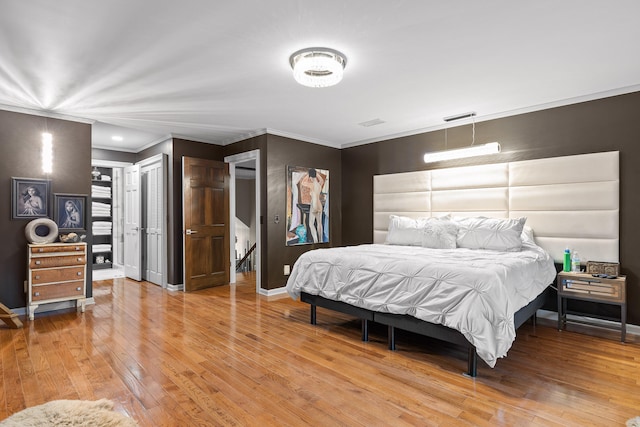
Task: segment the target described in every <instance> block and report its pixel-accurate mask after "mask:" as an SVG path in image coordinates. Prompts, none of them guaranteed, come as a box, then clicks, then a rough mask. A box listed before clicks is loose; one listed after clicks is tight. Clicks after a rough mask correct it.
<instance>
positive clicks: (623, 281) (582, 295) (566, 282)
mask: <svg viewBox="0 0 640 427" xmlns="http://www.w3.org/2000/svg"><path fill="white" fill-rule="evenodd" d="M568 299H575V300H582V301H592V302H598V303H601V304H612V305H617V306H619V307H620V341H622V342H624V340H625V336H626V333H627V278H626V277H625V276H618V277H617V278H616V279H605V278H600V277H593V276H592V275H591V274H586V273H573V272H564V271H561V272H560V273H558V330H562V329H564V327H565V325H566V324H567V322H573V323H585V324H590V323H589V322H585V321H581V320H567V300H568ZM607 320H617V319H608V318H607ZM598 326H602V325H598ZM602 327H607V326H602ZM615 329H617V328H615Z"/></svg>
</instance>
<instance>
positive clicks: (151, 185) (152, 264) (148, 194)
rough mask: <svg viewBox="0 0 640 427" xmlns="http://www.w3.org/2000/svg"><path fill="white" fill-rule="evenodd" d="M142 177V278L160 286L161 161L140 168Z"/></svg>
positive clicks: (161, 237)
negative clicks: (143, 256) (143, 255)
mask: <svg viewBox="0 0 640 427" xmlns="http://www.w3.org/2000/svg"><path fill="white" fill-rule="evenodd" d="M141 172H142V175H143V177H144V179H143V183H144V192H143V193H144V206H145V208H144V218H143V221H144V243H145V251H144V254H145V258H144V262H143V264H144V278H145V280H147V281H149V282H151V283H155V284H156V285H160V286H162V248H163V245H162V239H163V236H162V219H163V214H162V212H163V200H162V194H163V188H162V176H163V175H162V163H161V162H157V163H154V164H152V165H149V166H145V167H143V168H142V171H141Z"/></svg>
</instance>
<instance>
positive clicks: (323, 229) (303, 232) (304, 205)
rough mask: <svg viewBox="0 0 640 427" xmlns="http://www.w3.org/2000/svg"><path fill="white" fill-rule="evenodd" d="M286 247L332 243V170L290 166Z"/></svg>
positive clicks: (288, 168)
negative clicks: (330, 201) (330, 218)
mask: <svg viewBox="0 0 640 427" xmlns="http://www.w3.org/2000/svg"><path fill="white" fill-rule="evenodd" d="M285 239H286V240H285V243H286V246H294V245H305V244H313V243H327V242H329V171H328V170H326V169H318V168H309V167H301V166H287V230H286V237H285Z"/></svg>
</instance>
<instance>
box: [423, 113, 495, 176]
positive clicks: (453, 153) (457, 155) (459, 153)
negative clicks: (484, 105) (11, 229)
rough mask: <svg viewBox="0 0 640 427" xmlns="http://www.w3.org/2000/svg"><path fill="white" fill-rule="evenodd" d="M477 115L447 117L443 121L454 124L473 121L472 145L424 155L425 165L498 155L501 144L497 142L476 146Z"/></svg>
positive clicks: (445, 138)
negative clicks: (458, 121)
mask: <svg viewBox="0 0 640 427" xmlns="http://www.w3.org/2000/svg"><path fill="white" fill-rule="evenodd" d="M475 116H476V113H475V111H470V112H468V113H462V114H457V115H455V116H449V117H445V118H443V119H442V120H444V121H445V122H447V123H448V122H452V121H454V120H460V119H468V118H469V117H471V119H472V120H473V122H472V128H471V145H470V146H469V147H464V148H455V149H452V150H443V151H434V152H432V153H426V154H425V155H424V162H425V163H433V162H441V161H443V160H453V159H463V158H465V157H476V156H486V155H488V154H497V153H499V152H500V144H499V143H497V142H489V143H487V144H482V145H474V144H475V142H476V121H475ZM444 144H445V147H446V146H447V129H446V128H445V130H444Z"/></svg>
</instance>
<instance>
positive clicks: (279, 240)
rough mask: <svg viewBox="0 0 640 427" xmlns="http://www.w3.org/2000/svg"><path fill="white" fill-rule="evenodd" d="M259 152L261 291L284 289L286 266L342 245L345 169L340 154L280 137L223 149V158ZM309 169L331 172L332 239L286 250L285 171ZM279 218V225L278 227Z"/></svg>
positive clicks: (326, 148)
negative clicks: (310, 253)
mask: <svg viewBox="0 0 640 427" xmlns="http://www.w3.org/2000/svg"><path fill="white" fill-rule="evenodd" d="M255 149H259V150H260V169H261V181H260V183H261V193H262V203H261V205H262V206H261V212H262V224H263V226H262V233H261V246H262V260H261V268H262V288H263V289H275V288H280V287H282V286H284V285H285V284H286V282H287V276H285V275H284V272H283V267H284V265H285V264H289V265H291V266H293V263H294V262H295V261H296V260H297V259H298V257H299V256H300V255H301V254H302V253H303V252H305V251H308V250H310V249H315V248H319V247H331V246H340V245H341V244H342V219H341V209H342V167H341V154H340V150H338V149H336V148H330V147H325V146H322V145H317V144H310V143H307V142H303V141H299V140H295V139H291V138H286V137H282V136H277V135H271V134H266V135H260V136H257V137H254V138H249V139H247V140H244V141H240V142H237V143H234V144H230V145H228V146H225V147H224V155H225V156H231V155H234V154H239V153H243V152H247V151H251V150H255ZM289 165H290V166H306V167H316V168H321V169H328V170H329V172H330V175H329V180H330V181H329V182H330V189H329V193H330V196H329V197H330V205H329V209H330V213H329V217H330V221H331V225H330V237H329V240H330V242H329V243H324V244H311V245H300V246H292V247H287V246H286V245H285V236H286V231H285V230H286V193H287V192H286V170H287V169H286V168H287V166H289ZM275 215H278V216H279V217H280V222H279V223H277V224H276V223H275V221H274V217H275Z"/></svg>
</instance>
